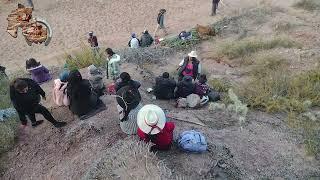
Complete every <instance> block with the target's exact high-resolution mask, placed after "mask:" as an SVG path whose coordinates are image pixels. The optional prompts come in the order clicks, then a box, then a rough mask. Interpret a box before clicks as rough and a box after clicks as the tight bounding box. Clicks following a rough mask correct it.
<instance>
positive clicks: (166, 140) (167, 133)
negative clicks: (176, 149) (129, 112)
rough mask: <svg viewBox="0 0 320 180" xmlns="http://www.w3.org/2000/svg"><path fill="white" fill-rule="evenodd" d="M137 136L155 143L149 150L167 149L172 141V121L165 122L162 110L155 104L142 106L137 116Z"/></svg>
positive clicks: (173, 126)
mask: <svg viewBox="0 0 320 180" xmlns="http://www.w3.org/2000/svg"><path fill="white" fill-rule="evenodd" d="M137 123H138V127H139V128H138V133H137V134H138V136H139V137H140V139H141V140H144V141H145V142H149V141H151V142H152V143H154V144H155V145H153V146H152V147H151V149H150V150H151V151H157V150H169V149H170V148H171V145H172V141H173V131H174V128H175V125H174V123H173V122H166V115H165V113H164V111H163V110H162V109H161V108H160V107H159V106H156V105H153V104H148V105H145V106H143V107H142V108H141V109H140V111H139V113H138V117H137Z"/></svg>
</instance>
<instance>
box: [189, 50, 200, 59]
mask: <svg viewBox="0 0 320 180" xmlns="http://www.w3.org/2000/svg"><path fill="white" fill-rule="evenodd" d="M188 56H189V57H195V58H197V57H198V55H197V52H196V51H191V52H190V53H189V54H188Z"/></svg>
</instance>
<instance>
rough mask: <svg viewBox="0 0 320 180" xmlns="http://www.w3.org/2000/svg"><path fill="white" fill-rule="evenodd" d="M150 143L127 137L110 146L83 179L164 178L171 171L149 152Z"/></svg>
mask: <svg viewBox="0 0 320 180" xmlns="http://www.w3.org/2000/svg"><path fill="white" fill-rule="evenodd" d="M149 148H150V145H149V144H146V143H145V142H143V141H139V140H138V139H137V138H132V137H131V138H130V137H129V138H126V139H124V140H120V141H118V142H117V143H116V144H115V145H113V146H112V147H111V148H109V149H108V150H107V152H106V154H105V157H104V158H102V159H100V160H99V161H98V162H97V163H96V164H95V165H94V167H93V168H91V169H90V170H89V172H88V173H87V174H86V176H85V177H84V178H83V179H123V180H126V179H155V180H156V179H159V180H160V179H164V178H169V177H170V176H171V171H170V170H169V169H168V168H167V167H166V166H165V164H164V163H163V162H162V161H159V159H158V158H157V156H156V155H155V154H154V153H152V152H149Z"/></svg>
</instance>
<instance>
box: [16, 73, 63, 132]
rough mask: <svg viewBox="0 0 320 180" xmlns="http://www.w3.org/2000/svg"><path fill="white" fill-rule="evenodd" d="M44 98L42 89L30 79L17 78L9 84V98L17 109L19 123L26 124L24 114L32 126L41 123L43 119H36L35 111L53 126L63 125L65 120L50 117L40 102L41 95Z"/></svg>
mask: <svg viewBox="0 0 320 180" xmlns="http://www.w3.org/2000/svg"><path fill="white" fill-rule="evenodd" d="M40 95H41V96H42V99H44V100H46V94H45V92H44V91H43V89H42V88H41V87H40V86H39V85H38V84H37V83H36V82H35V81H33V80H32V79H27V78H17V79H15V80H14V81H13V82H12V83H11V85H10V99H11V102H12V104H13V106H14V108H15V109H16V110H17V112H18V115H19V118H20V121H21V124H22V125H24V126H26V125H27V123H28V121H27V118H26V116H28V117H29V119H30V121H31V123H32V126H33V127H36V126H38V125H40V124H41V123H43V120H39V121H37V120H36V116H35V114H36V113H40V114H42V115H43V116H44V118H45V119H47V120H48V121H49V122H51V123H52V124H53V125H54V126H55V127H57V128H59V127H63V126H65V125H66V123H65V122H59V121H57V120H55V119H54V117H52V115H51V113H50V112H49V111H48V109H47V108H45V107H44V106H42V105H41V104H39V103H40V101H41V97H40Z"/></svg>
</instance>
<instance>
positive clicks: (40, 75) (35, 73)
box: [26, 58, 52, 84]
mask: <svg viewBox="0 0 320 180" xmlns="http://www.w3.org/2000/svg"><path fill="white" fill-rule="evenodd" d="M26 69H27V71H29V72H30V73H31V78H32V80H34V81H36V82H37V83H38V84H42V83H44V82H47V81H49V80H51V78H52V77H51V75H50V72H49V70H48V69H47V68H46V67H44V66H43V65H41V64H40V62H37V61H36V60H35V59H34V58H30V59H28V60H27V61H26Z"/></svg>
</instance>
